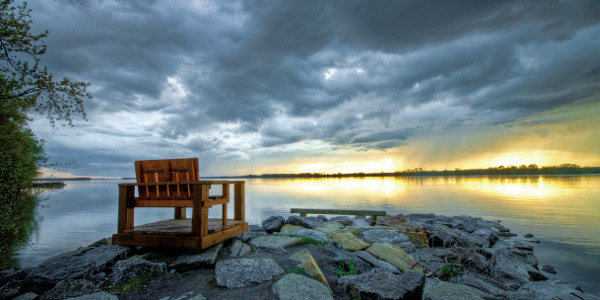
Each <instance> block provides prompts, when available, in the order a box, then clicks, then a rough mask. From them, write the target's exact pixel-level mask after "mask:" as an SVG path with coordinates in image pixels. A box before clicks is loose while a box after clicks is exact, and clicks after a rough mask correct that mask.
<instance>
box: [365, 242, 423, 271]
mask: <svg viewBox="0 0 600 300" xmlns="http://www.w3.org/2000/svg"><path fill="white" fill-rule="evenodd" d="M367 252H369V253H370V254H371V255H373V256H375V257H377V258H379V259H381V260H384V261H387V262H389V263H390V264H392V265H393V266H394V267H396V268H398V269H400V270H401V271H403V272H404V271H415V272H423V268H421V266H419V265H414V263H415V260H414V259H413V258H412V256H410V255H409V254H408V253H406V252H405V251H404V250H402V249H400V248H398V247H396V246H394V245H392V244H389V243H384V244H381V243H374V244H373V245H371V246H370V247H369V248H367ZM413 265H414V266H413Z"/></svg>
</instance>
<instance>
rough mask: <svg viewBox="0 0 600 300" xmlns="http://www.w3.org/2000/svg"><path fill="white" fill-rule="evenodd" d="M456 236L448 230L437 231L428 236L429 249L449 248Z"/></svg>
mask: <svg viewBox="0 0 600 300" xmlns="http://www.w3.org/2000/svg"><path fill="white" fill-rule="evenodd" d="M457 235H458V234H457V233H455V232H453V231H452V230H449V229H443V228H441V229H438V230H436V231H435V232H434V233H433V234H432V235H431V236H429V246H430V247H450V246H451V245H452V244H453V243H454V238H455V237H456V236H457Z"/></svg>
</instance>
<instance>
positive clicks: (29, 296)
mask: <svg viewBox="0 0 600 300" xmlns="http://www.w3.org/2000/svg"><path fill="white" fill-rule="evenodd" d="M37 297H39V296H38V294H36V293H32V292H29V293H25V294H23V295H20V296H19V297H16V298H13V300H33V299H36V298H37Z"/></svg>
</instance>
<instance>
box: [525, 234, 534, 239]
mask: <svg viewBox="0 0 600 300" xmlns="http://www.w3.org/2000/svg"><path fill="white" fill-rule="evenodd" d="M523 237H524V238H526V239H530V238H532V237H534V235H533V234H531V233H528V234H526V235H524V236H523Z"/></svg>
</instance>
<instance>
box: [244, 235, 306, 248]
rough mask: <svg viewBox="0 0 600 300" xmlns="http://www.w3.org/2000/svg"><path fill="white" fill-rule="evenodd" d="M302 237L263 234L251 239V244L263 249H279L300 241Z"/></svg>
mask: <svg viewBox="0 0 600 300" xmlns="http://www.w3.org/2000/svg"><path fill="white" fill-rule="evenodd" d="M301 241H302V239H300V238H296V237H287V236H261V237H257V238H253V239H252V240H250V245H252V246H254V247H257V248H263V249H279V248H285V247H289V246H293V245H296V244H298V243H300V242H301Z"/></svg>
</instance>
